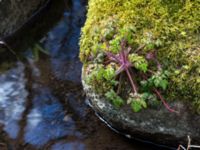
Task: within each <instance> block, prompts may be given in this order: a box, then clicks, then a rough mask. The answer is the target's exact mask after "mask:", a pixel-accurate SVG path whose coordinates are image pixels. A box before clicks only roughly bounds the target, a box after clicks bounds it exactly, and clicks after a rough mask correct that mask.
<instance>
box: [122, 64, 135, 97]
mask: <svg viewBox="0 0 200 150" xmlns="http://www.w3.org/2000/svg"><path fill="white" fill-rule="evenodd" d="M125 71H126V74H127V76H128V79H129V81H130V83H131V86H132V90H133V93H134V94H137V87H136V86H135V84H134V82H133V79H132V77H131V74H130V72H129V70H128V68H125Z"/></svg>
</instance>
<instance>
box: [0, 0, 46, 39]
mask: <svg viewBox="0 0 200 150" xmlns="http://www.w3.org/2000/svg"><path fill="white" fill-rule="evenodd" d="M45 1H46V0H0V37H3V36H6V35H8V34H11V33H12V32H13V31H15V30H16V29H17V28H19V27H20V26H21V25H23V23H25V22H26V21H27V20H28V18H29V17H30V16H31V15H33V13H34V12H35V11H37V10H38V9H39V8H40V7H41V6H42V4H43V3H44V2H45Z"/></svg>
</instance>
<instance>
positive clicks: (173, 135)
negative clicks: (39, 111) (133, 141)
mask: <svg viewBox="0 0 200 150" xmlns="http://www.w3.org/2000/svg"><path fill="white" fill-rule="evenodd" d="M83 72H84V70H83ZM84 76H85V75H84V73H82V83H83V87H84V90H85V92H86V95H87V97H88V98H89V100H90V103H91V106H92V107H93V109H94V110H95V111H96V112H97V113H98V114H99V115H100V116H101V117H102V118H103V119H104V120H105V121H106V122H107V123H108V124H109V125H111V126H112V127H113V128H115V129H117V130H118V131H120V132H123V134H125V135H128V136H129V137H133V138H140V139H143V140H148V141H151V142H155V143H158V144H164V145H170V146H176V145H178V144H179V143H182V144H186V143H187V136H188V135H189V136H190V137H191V139H192V142H193V143H196V144H200V126H199V125H200V115H196V114H193V113H192V112H191V111H190V110H189V109H188V106H187V105H186V104H183V103H182V102H180V101H176V102H173V103H170V105H171V106H173V107H175V108H176V110H178V111H179V114H176V113H171V112H169V111H168V110H166V108H165V107H164V106H163V105H160V106H158V107H157V108H154V109H153V108H148V109H145V110H142V111H141V112H139V113H133V112H132V111H131V110H130V109H129V107H124V108H120V109H116V108H115V107H114V106H113V105H111V104H110V103H109V101H108V100H106V99H105V98H104V97H102V96H100V95H98V94H96V93H95V92H94V91H93V90H92V88H91V87H90V86H89V85H87V84H86V83H85V81H84V79H85V77H84ZM99 86H100V85H99Z"/></svg>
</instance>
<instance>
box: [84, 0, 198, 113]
mask: <svg viewBox="0 0 200 150" xmlns="http://www.w3.org/2000/svg"><path fill="white" fill-rule="evenodd" d="M87 17H88V18H87V21H86V23H85V26H84V28H83V29H82V36H81V40H80V48H81V52H80V58H81V61H82V62H83V63H84V65H85V67H86V68H87V67H88V66H90V67H91V65H92V66H93V68H95V67H94V65H96V64H103V62H102V59H101V57H102V56H101V55H102V54H104V52H105V51H106V49H107V47H108V43H109V44H110V45H109V46H113V47H112V50H113V53H115V52H114V50H117V51H118V49H120V47H118V46H120V40H121V39H120V40H118V39H117V38H118V37H120V36H121V35H122V36H123V38H125V39H126V41H127V43H128V46H129V47H131V48H132V49H134V50H136V49H137V48H138V47H140V46H142V45H145V47H144V48H143V49H140V53H142V55H143V56H145V55H147V54H149V53H151V52H155V51H156V53H157V59H158V61H159V62H160V64H162V68H163V69H164V70H168V71H170V72H171V73H170V76H169V85H168V88H167V90H166V91H165V96H166V98H167V99H168V100H184V101H187V102H189V103H190V102H191V104H192V105H194V106H195V107H196V110H197V111H199V112H200V90H199V89H200V1H199V0H90V1H89V9H88V15H87ZM113 43H114V44H113ZM134 53H135V51H134ZM99 58H100V59H99ZM152 68H153V67H152ZM92 70H93V71H95V69H92ZM100 82H101V81H100ZM101 83H103V82H101ZM94 84H96V83H94ZM104 85H105V87H106V88H105V89H104V90H108V89H107V88H109V86H113V85H115V83H114V82H109V83H106V84H104ZM98 86H99V85H98ZM100 91H101V92H102V90H100Z"/></svg>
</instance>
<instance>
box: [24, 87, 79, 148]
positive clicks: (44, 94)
mask: <svg viewBox="0 0 200 150" xmlns="http://www.w3.org/2000/svg"><path fill="white" fill-rule="evenodd" d="M34 93H35V95H34V98H33V108H32V110H31V111H30V113H29V114H28V118H27V121H28V123H27V126H26V128H25V142H27V143H29V144H32V145H35V146H37V147H40V146H43V145H44V144H46V143H47V142H48V141H50V140H55V139H57V138H61V137H63V136H81V134H80V133H79V132H78V131H76V128H75V122H74V121H73V119H72V118H71V117H70V116H69V115H68V114H67V113H66V110H63V106H62V104H61V103H60V102H59V101H58V99H57V98H56V97H54V96H53V95H52V93H51V91H50V89H48V88H45V87H42V86H41V85H34Z"/></svg>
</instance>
